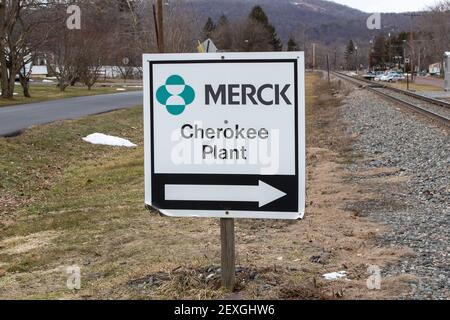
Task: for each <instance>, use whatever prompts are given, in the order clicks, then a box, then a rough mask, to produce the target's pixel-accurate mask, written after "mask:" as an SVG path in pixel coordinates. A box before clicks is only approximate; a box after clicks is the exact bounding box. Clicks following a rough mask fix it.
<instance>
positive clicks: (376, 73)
mask: <svg viewBox="0 0 450 320" xmlns="http://www.w3.org/2000/svg"><path fill="white" fill-rule="evenodd" d="M382 76H384V72H383V71H377V72H375V78H373V80H374V81H381V77H382Z"/></svg>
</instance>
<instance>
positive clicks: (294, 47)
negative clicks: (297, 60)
mask: <svg viewBox="0 0 450 320" xmlns="http://www.w3.org/2000/svg"><path fill="white" fill-rule="evenodd" d="M298 50H299V49H298V44H297V42H295V40H294V39H292V38H289V41H288V43H287V51H298Z"/></svg>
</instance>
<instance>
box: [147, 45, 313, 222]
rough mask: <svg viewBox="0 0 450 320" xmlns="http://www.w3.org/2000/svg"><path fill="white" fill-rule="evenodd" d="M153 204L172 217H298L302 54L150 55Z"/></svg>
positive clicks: (301, 209)
mask: <svg viewBox="0 0 450 320" xmlns="http://www.w3.org/2000/svg"><path fill="white" fill-rule="evenodd" d="M143 65H144V125H145V202H146V204H147V205H149V206H151V207H153V208H155V209H157V210H158V211H160V212H161V213H162V214H164V215H167V216H172V217H220V218H262V219H299V218H302V217H303V215H304V211H305V91H304V55H303V53H302V52H279V53H274V52H273V53H272V52H271V53H211V54H149V55H144V59H143Z"/></svg>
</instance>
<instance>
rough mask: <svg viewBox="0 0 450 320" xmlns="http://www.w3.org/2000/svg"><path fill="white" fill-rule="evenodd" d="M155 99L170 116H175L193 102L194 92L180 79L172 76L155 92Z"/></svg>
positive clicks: (177, 76)
mask: <svg viewBox="0 0 450 320" xmlns="http://www.w3.org/2000/svg"><path fill="white" fill-rule="evenodd" d="M156 99H157V100H158V102H159V103H160V104H162V105H163V106H165V107H166V109H167V111H168V112H169V113H170V114H172V115H174V116H177V115H179V114H182V113H183V112H184V110H185V109H186V106H188V105H190V104H191V103H192V102H194V99H195V92H194V89H192V87H190V86H188V85H187V84H186V83H185V82H184V79H183V78H182V77H180V76H179V75H173V76H170V77H169V78H168V79H167V80H166V84H165V85H163V86H161V87H159V89H158V90H157V91H156Z"/></svg>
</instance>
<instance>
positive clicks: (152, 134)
mask: <svg viewBox="0 0 450 320" xmlns="http://www.w3.org/2000/svg"><path fill="white" fill-rule="evenodd" d="M148 63H149V78H150V79H149V80H150V82H149V83H150V127H151V128H150V132H151V140H150V144H151V148H150V150H151V152H150V153H151V155H150V157H151V160H150V161H151V163H150V165H151V180H152V184H151V185H152V187H153V186H155V185H156V184H155V182H154V178H155V161H154V160H155V158H154V156H155V153H154V150H155V149H154V145H155V144H154V141H155V134H154V132H155V130H154V128H155V125H154V120H155V117H154V114H153V111H154V104H153V102H154V96H153V95H154V92H153V65H158V64H196V63H200V64H205V63H209V64H217V63H235V64H236V63H293V65H294V87H295V92H294V97H295V103H294V116H295V174H294V176H295V177H296V180H297V185H298V183H299V154H298V151H299V137H298V130H299V125H298V115H299V114H298V113H299V110H298V104H299V101H298V99H299V96H298V89H299V88H298V59H213V60H150V61H148ZM161 174H167V175H170V174H171V173H161ZM184 175H190V174H189V173H185V174H184ZM202 175H203V174H202ZM204 175H210V174H209V173H205V174H204ZM214 175H228V174H214ZM240 175H243V176H247V175H246V174H240ZM286 176H291V175H286ZM192 184H195V183H192ZM298 191H299V190H297V192H298ZM153 203H154V199H153V197H152V206H153ZM297 206H298V204H297ZM155 208H156V207H155ZM156 209H158V210H164V209H165V208H156ZM243 211H245V210H243ZM252 211H253V210H252Z"/></svg>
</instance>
